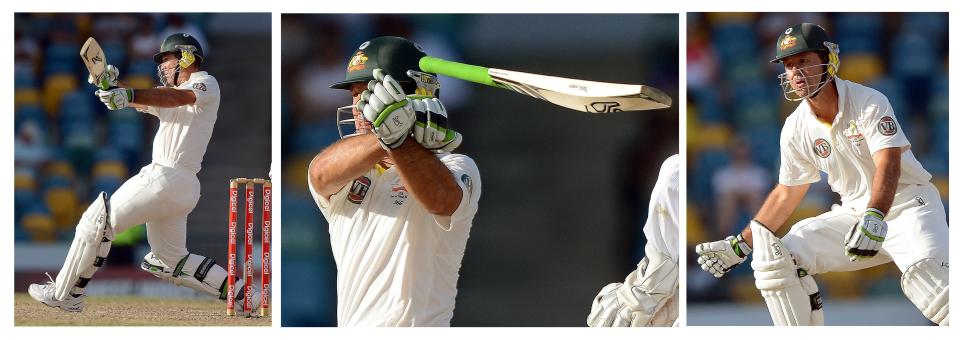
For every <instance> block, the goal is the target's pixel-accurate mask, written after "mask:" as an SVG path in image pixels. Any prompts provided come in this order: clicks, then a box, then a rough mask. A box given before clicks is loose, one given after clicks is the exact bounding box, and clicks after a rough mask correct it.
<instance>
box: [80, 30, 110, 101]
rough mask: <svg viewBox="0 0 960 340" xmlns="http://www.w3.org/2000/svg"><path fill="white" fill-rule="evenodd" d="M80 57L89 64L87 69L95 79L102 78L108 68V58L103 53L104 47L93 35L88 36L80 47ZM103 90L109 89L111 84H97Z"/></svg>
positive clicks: (84, 62)
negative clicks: (101, 46)
mask: <svg viewBox="0 0 960 340" xmlns="http://www.w3.org/2000/svg"><path fill="white" fill-rule="evenodd" d="M80 59H81V60H83V64H84V65H86V66H87V71H89V72H90V75H91V76H93V79H100V78H101V76H102V75H103V72H105V71H106V69H107V58H106V57H105V56H104V55H103V49H102V48H100V44H99V43H97V39H94V38H93V37H90V38H87V41H86V42H84V43H83V46H82V47H80ZM97 87H99V88H100V89H101V90H108V89H109V88H110V85H109V84H97Z"/></svg>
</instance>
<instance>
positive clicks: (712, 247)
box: [696, 234, 753, 279]
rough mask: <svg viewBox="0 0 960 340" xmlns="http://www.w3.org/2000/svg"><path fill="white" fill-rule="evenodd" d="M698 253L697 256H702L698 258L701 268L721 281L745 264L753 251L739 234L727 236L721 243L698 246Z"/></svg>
mask: <svg viewBox="0 0 960 340" xmlns="http://www.w3.org/2000/svg"><path fill="white" fill-rule="evenodd" d="M696 251H697V255H700V256H699V257H698V258H697V263H699V264H700V268H701V269H703V270H704V271H706V272H708V273H710V274H713V277H716V278H718V279H719V278H721V277H723V275H724V274H726V273H728V272H730V270H732V269H733V268H734V267H736V266H738V265H740V264H741V263H743V261H745V260H746V259H747V255H750V253H752V252H753V249H750V246H749V245H747V242H746V241H744V239H743V236H741V235H739V234H738V235H737V236H727V238H725V239H723V240H720V241H713V242H707V243H701V244H698V245H697V248H696Z"/></svg>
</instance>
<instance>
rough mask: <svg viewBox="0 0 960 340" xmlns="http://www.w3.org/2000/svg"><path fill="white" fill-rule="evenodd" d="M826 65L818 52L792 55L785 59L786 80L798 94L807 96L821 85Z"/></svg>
mask: <svg viewBox="0 0 960 340" xmlns="http://www.w3.org/2000/svg"><path fill="white" fill-rule="evenodd" d="M826 67H827V66H826V65H824V61H823V60H820V55H819V54H817V53H816V52H803V53H800V54H797V55H792V56H789V57H786V58H784V59H783V70H784V74H785V76H786V78H785V79H784V81H787V82H789V84H790V88H791V89H793V91H794V93H795V94H796V95H797V96H800V97H806V96H808V95H809V94H810V93H811V92H813V91H815V90H816V89H817V88H818V87H819V85H820V81H821V78H822V75H823V74H824V72H826Z"/></svg>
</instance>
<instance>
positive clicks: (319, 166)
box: [307, 156, 332, 196]
mask: <svg viewBox="0 0 960 340" xmlns="http://www.w3.org/2000/svg"><path fill="white" fill-rule="evenodd" d="M326 163H327V161H326V160H324V159H323V158H322V157H319V156H317V157H315V158H314V159H313V161H311V162H310V167H309V168H308V169H307V177H309V179H310V185H311V186H313V189H314V191H316V192H317V193H319V194H322V195H327V196H329V195H330V194H332V192H330V191H331V190H330V189H329V188H330V187H331V186H332V185H331V184H332V180H331V177H330V176H329V171H325V169H327V168H328V166H327V164H326Z"/></svg>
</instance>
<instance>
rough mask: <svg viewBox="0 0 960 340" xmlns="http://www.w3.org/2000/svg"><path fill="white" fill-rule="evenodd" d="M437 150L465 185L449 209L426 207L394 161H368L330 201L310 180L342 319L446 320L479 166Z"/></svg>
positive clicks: (372, 322) (381, 322)
mask: <svg viewBox="0 0 960 340" xmlns="http://www.w3.org/2000/svg"><path fill="white" fill-rule="evenodd" d="M438 157H440V161H441V162H443V164H444V165H446V166H447V168H449V169H450V172H451V173H452V174H453V176H454V179H455V180H456V181H457V184H458V185H459V186H460V189H461V190H463V198H462V199H461V201H460V205H459V206H458V207H457V209H456V211H455V212H454V213H453V215H452V216H450V217H438V216H435V215H432V214H430V213H429V212H427V211H426V210H424V208H423V206H422V205H420V203H419V202H417V201H416V199H414V198H413V197H412V196H411V195H410V193H409V192H408V191H407V189H406V188H405V187H404V185H403V183H401V182H400V176H399V174H398V173H397V170H396V168H395V167H393V168H390V169H386V170H383V169H382V168H380V167H376V168H374V169H371V170H370V171H368V172H367V173H366V174H364V175H363V176H360V177H358V178H357V179H355V180H354V181H353V182H352V183H351V184H349V185H346V186H344V188H343V189H340V191H339V192H337V193H336V194H334V195H333V196H331V197H330V199H329V201H328V200H327V199H326V198H325V197H323V195H320V194H318V193H316V192H315V191H314V190H313V185H312V184H310V192H311V194H312V195H313V199H314V201H315V202H316V203H317V205H318V206H319V207H320V211H321V212H323V216H324V217H325V218H326V219H327V222H329V224H330V245H331V246H332V248H333V257H334V260H335V261H336V263H337V322H338V324H339V325H340V326H449V325H450V319H451V318H452V317H453V307H454V300H455V298H456V296H457V279H458V278H459V277H460V274H459V271H460V261H461V260H462V259H463V252H464V248H465V247H466V245H467V237H468V236H469V234H470V227H471V226H472V225H473V216H474V214H476V212H477V202H478V201H479V199H480V173H479V171H478V170H477V165H476V164H475V163H474V162H473V160H472V159H470V158H469V157H467V156H464V155H458V154H444V155H438ZM308 180H309V178H308Z"/></svg>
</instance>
